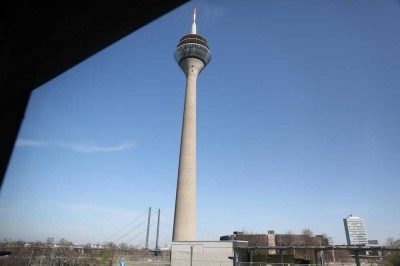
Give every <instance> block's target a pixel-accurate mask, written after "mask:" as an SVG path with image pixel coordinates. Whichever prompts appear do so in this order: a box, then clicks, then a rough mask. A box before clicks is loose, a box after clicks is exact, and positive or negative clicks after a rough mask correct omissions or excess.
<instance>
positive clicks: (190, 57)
mask: <svg viewBox="0 0 400 266" xmlns="http://www.w3.org/2000/svg"><path fill="white" fill-rule="evenodd" d="M174 57H175V60H176V62H177V63H178V64H179V66H180V68H181V69H182V71H183V72H184V73H185V76H186V94H185V107H184V111H183V123H182V136H181V149H180V155H179V170H178V182H177V186H176V199H175V214H174V228H173V233H172V241H195V240H196V81H197V77H198V76H199V74H200V72H201V71H202V70H203V69H204V67H205V66H206V65H207V64H208V63H209V62H210V60H211V52H210V50H209V48H208V44H207V41H206V39H205V38H204V37H202V36H200V35H198V34H197V33H196V9H195V10H194V16H193V24H192V32H191V34H187V35H185V36H183V37H182V38H181V39H180V41H179V43H178V46H177V48H176V51H175V54H174Z"/></svg>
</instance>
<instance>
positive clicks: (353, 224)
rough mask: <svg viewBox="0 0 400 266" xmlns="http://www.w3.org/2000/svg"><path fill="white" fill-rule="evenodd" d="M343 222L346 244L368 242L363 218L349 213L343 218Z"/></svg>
mask: <svg viewBox="0 0 400 266" xmlns="http://www.w3.org/2000/svg"><path fill="white" fill-rule="evenodd" d="M343 223H344V230H345V232H346V239H347V245H366V244H368V239H367V233H366V231H365V223H364V219H363V218H360V217H357V216H352V215H350V216H348V217H347V218H344V219H343Z"/></svg>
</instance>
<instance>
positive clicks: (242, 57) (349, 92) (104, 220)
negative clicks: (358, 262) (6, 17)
mask: <svg viewBox="0 0 400 266" xmlns="http://www.w3.org/2000/svg"><path fill="white" fill-rule="evenodd" d="M194 7H197V31H198V33H199V34H200V35H203V36H204V37H205V38H206V39H207V41H208V43H209V45H210V49H211V51H212V54H213V59H212V61H211V62H210V64H209V65H208V66H207V68H206V69H205V70H204V71H203V72H202V74H201V75H200V77H199V79H198V91H197V101H198V103H197V112H198V113H197V118H198V120H197V127H198V131H197V145H198V147H197V179H198V180H197V184H198V186H197V193H198V195H197V200H198V202H197V204H198V209H197V215H198V227H199V232H198V238H199V239H203V240H211V238H212V236H214V237H218V236H220V235H226V234H231V233H232V232H233V231H238V230H246V231H248V232H254V233H256V232H257V233H265V232H267V230H275V232H277V233H285V232H286V231H288V230H291V231H292V232H293V233H300V232H301V230H302V229H303V228H306V227H307V228H310V229H311V230H312V231H313V232H314V233H316V234H320V233H326V234H328V235H329V236H331V237H332V238H333V240H334V243H335V244H344V243H345V234H344V226H343V221H342V219H343V218H345V217H347V216H348V215H350V214H353V215H354V216H360V217H363V218H364V219H365V223H366V229H367V235H368V238H369V239H378V240H379V241H380V242H381V243H383V242H384V241H385V240H386V238H388V237H395V238H400V223H399V221H400V211H399V202H400V193H399V187H400V90H399V89H400V74H399V69H400V50H399V47H400V27H399V26H400V3H399V2H398V1H390V0H388V1H365V0H362V1H361V0H360V1H355V0H354V1H344V0H343V1H320V0H318V1H317V0H314V1H313V0H307V1H294V0H293V1H289V0H288V1H191V2H189V3H187V4H185V5H183V6H181V7H180V8H178V9H176V10H174V11H172V12H170V13H168V14H166V15H165V16H163V17H161V18H159V19H158V20H156V21H154V22H152V23H150V24H148V25H147V26H145V27H143V28H141V29H139V30H137V31H136V32H134V33H133V34H130V35H129V36H126V37H125V38H123V39H122V40H120V41H119V42H117V43H115V44H113V45H111V46H109V47H108V48H106V49H104V50H103V51H101V52H99V53H97V54H96V55H94V56H92V57H90V58H88V59H87V60H85V61H84V62H82V63H81V64H79V65H77V66H76V67H74V68H72V69H70V70H69V71H67V72H65V73H63V74H62V75H60V76H58V77H56V78H55V79H53V80H51V81H49V82H48V83H46V84H44V85H43V86H41V87H39V88H37V89H36V90H35V91H34V92H33V94H32V96H31V99H30V102H29V106H28V109H27V111H26V116H25V119H24V121H23V124H22V127H21V130H20V132H19V135H18V140H17V143H16V145H15V148H14V151H13V155H12V159H11V161H10V164H9V167H8V170H7V174H6V179H5V181H4V183H3V187H2V189H1V194H0V237H1V238H2V239H3V238H5V237H7V238H12V239H18V238H21V239H24V240H42V241H43V240H45V239H46V238H47V237H50V236H52V237H55V238H56V240H57V239H60V238H61V237H64V238H67V239H68V240H71V241H74V242H77V243H86V242H92V243H96V242H102V241H104V240H106V239H107V238H108V237H109V236H111V235H112V234H113V233H115V232H117V231H118V230H119V229H121V228H122V227H123V226H124V225H125V224H127V223H128V222H129V221H132V220H134V219H135V218H137V217H140V218H137V219H136V220H134V221H133V222H132V223H131V224H130V225H128V226H127V227H126V228H125V229H124V230H126V238H124V239H122V240H121V241H122V242H123V241H127V240H128V239H129V237H133V233H134V232H131V233H129V230H133V229H132V228H134V226H139V225H140V224H143V221H145V220H146V215H147V214H144V213H146V211H147V209H148V208H149V207H150V206H151V207H152V208H153V210H157V209H158V208H160V209H161V210H162V213H163V215H162V217H163V218H162V225H163V227H162V228H163V229H162V234H163V238H164V240H163V241H165V242H167V241H169V240H168V238H169V237H170V235H171V230H172V229H171V224H172V219H171V217H172V216H173V209H174V200H175V186H176V177H177V169H178V157H179V144H180V133H181V123H182V113H183V100H184V89H185V77H184V75H183V73H182V71H181V70H180V68H179V67H178V66H177V64H176V62H175V61H174V58H173V53H174V50H175V48H176V44H177V42H178V41H179V39H180V37H182V36H183V35H184V34H187V33H189V32H190V29H191V20H192V9H193V8H194ZM153 217H156V215H154V216H153ZM153 220H154V219H153ZM141 226H142V225H141ZM143 226H144V227H145V223H144V224H143ZM144 227H143V228H144ZM138 228H139V227H138ZM140 228H142V227H140ZM121 232H122V231H121ZM205 233H207V234H205ZM121 234H123V232H122V233H121ZM118 238H119V237H115V238H110V239H109V240H113V241H116V240H118ZM136 240H139V238H138V239H136ZM136 240H135V241H136ZM135 241H133V242H132V243H131V244H135V243H134V242H135ZM153 241H154V240H153ZM116 242H118V241H116Z"/></svg>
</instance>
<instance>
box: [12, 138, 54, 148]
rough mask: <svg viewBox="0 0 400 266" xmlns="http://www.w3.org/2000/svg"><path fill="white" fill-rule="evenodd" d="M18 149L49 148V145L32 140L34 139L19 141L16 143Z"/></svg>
mask: <svg viewBox="0 0 400 266" xmlns="http://www.w3.org/2000/svg"><path fill="white" fill-rule="evenodd" d="M15 145H16V146H17V147H22V146H48V145H49V143H47V142H43V141H37V140H32V139H17V142H16V143H15Z"/></svg>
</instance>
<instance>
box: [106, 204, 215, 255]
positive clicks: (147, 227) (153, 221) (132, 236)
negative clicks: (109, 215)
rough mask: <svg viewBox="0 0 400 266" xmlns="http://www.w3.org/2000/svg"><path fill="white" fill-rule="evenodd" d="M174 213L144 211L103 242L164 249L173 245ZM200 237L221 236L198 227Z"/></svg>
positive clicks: (149, 248) (159, 210) (211, 238)
mask: <svg viewBox="0 0 400 266" xmlns="http://www.w3.org/2000/svg"><path fill="white" fill-rule="evenodd" d="M173 222H174V217H173V215H171V214H169V213H167V212H165V211H163V210H161V209H158V210H154V209H153V208H151V207H150V208H149V209H148V210H145V211H143V212H142V213H141V214H139V215H138V216H137V217H134V218H133V219H132V220H131V221H129V222H128V223H126V224H125V225H122V226H121V228H119V229H118V230H116V231H115V232H113V233H112V234H110V235H109V236H108V237H107V238H106V239H104V240H103V242H102V243H103V244H106V243H110V242H112V243H115V244H116V245H122V246H126V247H135V248H143V249H148V250H162V249H167V248H169V247H170V246H171V240H172V230H173ZM196 231H197V234H198V236H199V239H207V240H219V236H217V235H215V234H213V233H211V232H209V231H207V230H204V229H202V228H199V227H197V229H196Z"/></svg>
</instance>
